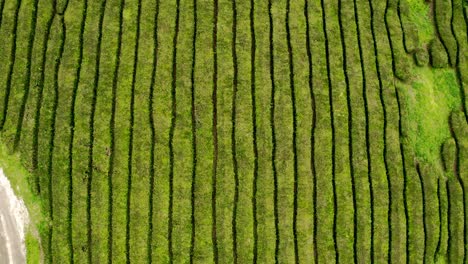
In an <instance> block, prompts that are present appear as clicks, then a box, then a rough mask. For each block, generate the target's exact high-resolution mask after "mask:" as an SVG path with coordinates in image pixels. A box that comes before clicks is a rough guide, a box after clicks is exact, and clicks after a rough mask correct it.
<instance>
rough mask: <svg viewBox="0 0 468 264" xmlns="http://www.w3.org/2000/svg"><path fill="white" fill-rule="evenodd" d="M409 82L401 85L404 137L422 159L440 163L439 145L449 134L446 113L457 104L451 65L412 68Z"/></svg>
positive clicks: (457, 97)
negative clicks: (449, 67) (443, 67)
mask: <svg viewBox="0 0 468 264" xmlns="http://www.w3.org/2000/svg"><path fill="white" fill-rule="evenodd" d="M415 73H416V74H415V75H414V76H415V77H414V79H413V80H412V82H411V85H402V86H400V89H401V90H402V94H403V95H404V104H403V107H404V110H405V112H406V115H405V116H403V119H404V128H405V132H406V133H405V134H406V139H407V141H408V143H409V144H410V146H412V148H413V150H414V152H415V155H416V157H417V158H418V159H420V160H421V161H427V162H429V163H432V164H434V165H437V166H440V162H439V160H440V156H439V155H440V153H439V150H440V146H441V145H442V143H443V142H444V141H445V140H446V139H448V138H450V129H449V122H448V121H449V116H450V113H451V111H452V110H453V109H455V108H458V107H460V95H459V87H458V84H457V80H456V75H455V72H454V71H453V70H451V69H431V68H427V67H425V68H417V69H415Z"/></svg>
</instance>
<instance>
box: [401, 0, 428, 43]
mask: <svg viewBox="0 0 468 264" xmlns="http://www.w3.org/2000/svg"><path fill="white" fill-rule="evenodd" d="M407 6H408V18H409V20H410V22H411V23H413V24H414V25H415V28H417V32H418V38H419V43H420V45H423V44H425V43H429V41H431V40H432V39H433V38H434V25H433V24H432V21H431V19H430V18H429V15H430V10H429V5H428V4H426V2H425V1H421V0H407Z"/></svg>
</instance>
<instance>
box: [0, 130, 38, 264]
mask: <svg viewBox="0 0 468 264" xmlns="http://www.w3.org/2000/svg"><path fill="white" fill-rule="evenodd" d="M0 168H3V171H4V172H5V175H6V176H7V177H8V180H9V181H10V183H11V186H12V187H13V189H14V191H15V194H16V195H17V196H18V197H21V199H23V201H24V203H25V204H26V207H27V208H28V212H29V218H30V219H29V220H30V223H29V226H28V228H27V233H26V250H27V262H28V263H40V262H41V258H42V253H41V244H40V239H39V231H38V230H39V228H38V227H39V225H41V224H43V221H44V220H45V218H44V216H43V214H42V212H41V204H40V200H39V198H38V197H36V196H35V195H34V194H33V193H32V191H31V187H30V185H29V182H33V181H32V177H33V176H32V174H31V173H29V172H28V171H27V170H26V169H25V168H24V166H23V165H22V164H21V161H20V157H19V154H18V153H14V154H11V153H10V151H9V150H8V148H7V147H6V145H5V144H4V143H3V141H2V137H1V136H0Z"/></svg>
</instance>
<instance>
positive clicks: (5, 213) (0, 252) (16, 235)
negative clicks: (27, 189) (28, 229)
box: [0, 169, 28, 264]
mask: <svg viewBox="0 0 468 264" xmlns="http://www.w3.org/2000/svg"><path fill="white" fill-rule="evenodd" d="M27 222H28V213H27V210H26V207H25V206H24V203H23V201H22V200H20V199H18V198H17V197H16V196H15V195H14V193H13V190H12V188H11V185H10V182H9V181H8V179H7V178H6V177H5V175H4V174H3V170H2V169H0V263H1V264H4V263H5V264H7V263H8V264H20V263H26V250H25V245H24V230H25V225H26V224H27Z"/></svg>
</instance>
